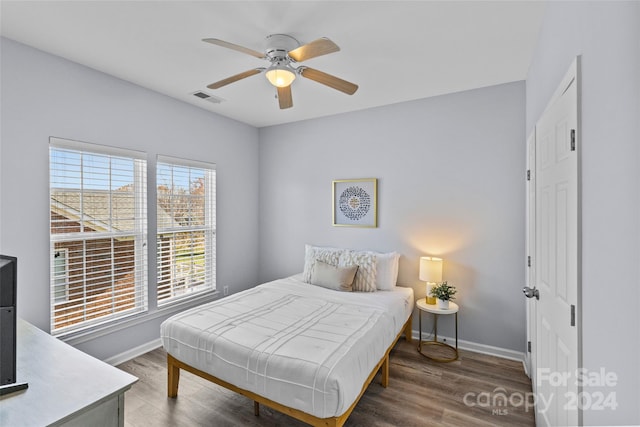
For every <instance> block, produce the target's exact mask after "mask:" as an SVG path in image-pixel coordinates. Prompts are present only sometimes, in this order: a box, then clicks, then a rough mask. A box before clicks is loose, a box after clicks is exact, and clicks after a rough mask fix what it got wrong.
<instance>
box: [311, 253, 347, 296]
mask: <svg viewBox="0 0 640 427" xmlns="http://www.w3.org/2000/svg"><path fill="white" fill-rule="evenodd" d="M314 264H315V265H314V267H313V270H312V271H311V282H310V283H311V284H312V285H316V286H322V287H323V288H328V289H333V290H336V291H343V292H351V291H352V290H353V287H352V284H353V280H354V279H355V277H356V271H358V266H357V265H350V266H348V267H347V266H345V267H336V266H335V265H331V264H327V263H326V262H322V261H319V260H316V261H315V263H314Z"/></svg>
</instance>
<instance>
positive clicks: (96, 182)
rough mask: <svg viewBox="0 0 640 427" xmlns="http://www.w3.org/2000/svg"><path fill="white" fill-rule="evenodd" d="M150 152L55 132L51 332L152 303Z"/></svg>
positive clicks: (139, 309) (85, 325)
mask: <svg viewBox="0 0 640 427" xmlns="http://www.w3.org/2000/svg"><path fill="white" fill-rule="evenodd" d="M146 168H147V165H146V155H145V154H144V153H139V152H136V151H130V150H124V149H116V148H111V147H104V146H100V145H94V144H88V143H82V142H77V141H69V140H63V139H59V138H51V139H50V147H49V173H50V177H49V191H50V211H51V216H50V218H51V227H50V244H51V256H50V268H51V274H50V277H51V286H50V289H51V331H52V333H53V334H54V335H60V334H64V333H68V332H72V331H77V330H80V329H86V328H90V327H93V326H96V325H98V324H103V323H106V322H110V321H113V320H117V319H121V318H123V317H126V316H129V315H132V314H136V313H140V312H143V311H146V310H147V251H146V240H147V209H146V206H147V194H146V182H147V179H146V174H147V172H146Z"/></svg>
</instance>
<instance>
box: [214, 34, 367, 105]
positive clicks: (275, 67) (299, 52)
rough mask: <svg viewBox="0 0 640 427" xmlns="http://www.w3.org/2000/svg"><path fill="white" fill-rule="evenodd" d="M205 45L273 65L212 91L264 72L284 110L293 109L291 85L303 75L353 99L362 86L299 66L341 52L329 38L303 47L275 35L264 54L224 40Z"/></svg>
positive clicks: (220, 83) (269, 38)
mask: <svg viewBox="0 0 640 427" xmlns="http://www.w3.org/2000/svg"><path fill="white" fill-rule="evenodd" d="M202 41H203V42H207V43H211V44H215V45H218V46H222V47H226V48H228V49H232V50H235V51H238V52H242V53H246V54H247V55H251V56H255V57H256V58H260V59H265V60H267V61H269V62H270V65H269V66H268V67H266V68H265V67H259V68H253V69H251V70H247V71H244V72H242V73H239V74H236V75H233V76H231V77H227V78H226V79H223V80H220V81H217V82H215V83H212V84H210V85H208V86H207V87H208V88H209V89H219V88H221V87H223V86H226V85H228V84H230V83H233V82H237V81H238V80H242V79H245V78H247V77H251V76H254V75H256V74H260V73H263V72H264V73H265V76H266V78H267V80H269V82H270V83H271V84H272V85H273V86H275V87H276V89H277V91H278V103H279V104H280V109H285V108H291V107H293V99H292V97H291V83H293V81H294V80H295V78H296V75H300V76H302V77H305V78H307V79H310V80H313V81H316V82H318V83H321V84H323V85H325V86H329V87H331V88H333V89H336V90H339V91H341V92H344V93H346V94H347V95H353V94H354V93H355V92H356V90H358V85H356V84H353V83H351V82H348V81H346V80H342V79H340V78H338V77H335V76H332V75H331V74H327V73H325V72H322V71H319V70H316V69H314V68H310V67H307V66H306V65H299V66H295V64H296V63H299V62H302V61H306V60H307V59H311V58H315V57H318V56H322V55H327V54H329V53H333V52H337V51H339V50H340V48H339V47H338V45H336V44H335V43H334V42H332V41H331V40H329V39H328V38H326V37H322V38H319V39H317V40H314V41H312V42H309V43H307V44H304V45H300V43H299V42H298V40H296V39H294V38H293V37H291V36H289V35H286V34H272V35H270V36H267V39H266V42H267V47H266V49H265V50H264V53H262V52H258V51H257V50H253V49H249V48H246V47H244V46H240V45H237V44H233V43H229V42H226V41H224V40H220V39H202Z"/></svg>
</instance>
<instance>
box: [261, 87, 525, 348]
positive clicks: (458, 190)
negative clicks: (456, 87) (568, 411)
mask: <svg viewBox="0 0 640 427" xmlns="http://www.w3.org/2000/svg"><path fill="white" fill-rule="evenodd" d="M524 103H525V101H524V83H523V82H517V83H510V84H504V85H500V86H494V87H489V88H485V89H479V90H473V91H468V92H461V93H456V94H452V95H446V96H440V97H435V98H429V99H423V100H418V101H413V102H406V103H401V104H396V105H390V106H385V107H380V108H375V109H370V110H365V111H360V112H355V113H349V114H340V115H336V116H331V117H326V118H320V119H316V120H309V121H304V122H297V123H293V124H286V125H279V126H273V127H267V128H262V129H260V226H259V230H260V280H261V281H265V280H271V279H274V278H277V277H282V276H285V275H288V274H294V273H296V272H300V271H302V267H303V258H304V245H305V243H310V244H316V245H333V246H341V247H351V248H368V249H374V250H379V251H391V250H396V251H399V252H400V253H401V254H402V258H401V260H400V275H399V279H398V280H399V283H400V284H403V285H405V286H412V287H414V289H415V291H416V296H418V297H424V295H425V289H424V286H425V284H424V283H422V282H419V281H418V259H419V257H420V256H422V255H436V256H441V257H443V258H444V260H445V264H444V279H445V280H448V281H450V282H452V283H453V284H455V285H456V286H457V287H458V288H459V298H458V302H459V304H460V306H461V313H460V338H461V339H465V340H469V341H472V342H476V343H481V344H485V345H492V346H497V347H501V348H506V349H511V350H516V351H519V352H522V351H524V345H525V314H524V313H525V310H524V307H525V303H524V298H522V292H521V291H520V289H521V288H522V286H523V281H524V246H525V243H524V206H525V197H524V189H525V181H524V171H525V145H524V135H525V134H524V120H525V112H524ZM349 178H378V193H379V205H378V209H379V212H378V213H379V215H378V216H379V227H378V228H375V229H358V228H344V227H333V226H332V219H331V187H332V186H331V183H332V180H334V179H349ZM444 323H450V322H443V326H445V325H444ZM446 326H447V327H449V326H450V325H446ZM414 328H415V329H417V322H415V323H414ZM443 332H444V333H445V334H452V330H451V329H447V328H444V329H443ZM450 336H451V335H450Z"/></svg>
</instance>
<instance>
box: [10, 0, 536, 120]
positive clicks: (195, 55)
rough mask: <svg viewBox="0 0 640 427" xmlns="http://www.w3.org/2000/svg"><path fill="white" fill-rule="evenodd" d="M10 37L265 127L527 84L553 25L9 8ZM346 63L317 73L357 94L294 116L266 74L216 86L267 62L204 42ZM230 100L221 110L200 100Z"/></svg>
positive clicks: (455, 6) (303, 105) (371, 9)
mask: <svg viewBox="0 0 640 427" xmlns="http://www.w3.org/2000/svg"><path fill="white" fill-rule="evenodd" d="M0 7H1V10H0V12H1V32H2V35H3V36H5V37H8V38H10V39H13V40H16V41H19V42H22V43H24V44H27V45H30V46H33V47H36V48H38V49H41V50H43V51H46V52H50V53H53V54H55V55H58V56H61V57H64V58H67V59H69V60H71V61H75V62H78V63H80V64H84V65H86V66H89V67H91V68H94V69H97V70H100V71H103V72H105V73H108V74H111V75H113V76H116V77H119V78H121V79H124V80H127V81H130V82H133V83H136V84H138V85H140V86H143V87H146V88H148V89H152V90H155V91H157V92H160V93H163V94H166V95H169V96H171V97H173V98H176V99H180V100H182V101H185V102H188V103H190V104H193V105H196V106H198V107H201V108H205V109H207V110H210V111H213V112H216V113H218V114H221V115H223V116H227V117H230V118H233V119H236V120H239V121H242V122H245V123H248V124H250V125H253V126H256V127H262V126H269V125H274V124H280V123H287V122H292V121H298V120H304V119H309V118H314V117H321V116H327V115H331V114H337V113H343V112H347V111H354V110H361V109H364V108H369V107H375V106H380V105H387V104H393V103H397V102H402V101H407V100H412V99H419V98H425V97H430V96H435V95H441V94H445V93H451V92H458V91H462V90H468V89H473V88H479V87H485V86H491V85H495V84H500V83H505V82H511V81H517V80H524V79H525V78H526V73H527V70H528V67H529V62H530V59H531V57H532V54H533V50H534V47H535V42H536V39H537V35H538V31H539V28H540V24H541V21H542V14H543V9H544V3H543V2H540V1H533V2H525V1H495V2H489V1H465V2H463V1H451V0H449V1H289V2H273V1H257V2H247V1H7V0H2V1H1V2H0ZM275 33H286V34H289V35H291V36H293V37H295V38H296V39H298V40H299V41H300V42H301V43H302V44H304V43H307V42H309V41H312V40H315V39H316V38H319V37H323V36H324V37H328V38H330V39H331V40H333V41H334V42H335V43H336V44H338V45H339V46H340V48H341V51H340V52H336V53H332V54H329V55H326V56H321V57H317V58H313V59H310V60H309V61H307V62H305V63H304V64H305V65H309V66H310V67H313V68H316V69H319V70H322V71H325V72H327V73H330V74H333V75H335V76H338V77H341V78H343V79H345V80H348V81H351V82H353V83H356V84H358V85H359V86H360V88H359V90H358V91H357V92H356V93H355V94H354V95H353V96H348V95H345V94H343V93H342V92H338V91H336V90H333V89H331V88H328V87H326V86H324V85H321V84H318V83H316V82H314V81H312V80H308V79H304V78H298V79H296V81H295V82H294V83H293V85H292V91H293V103H294V106H293V108H290V109H287V110H280V109H279V108H278V102H277V100H276V99H275V98H274V96H275V90H274V88H273V87H272V86H270V85H269V83H268V82H267V80H266V79H265V78H264V75H256V76H253V77H249V78H247V79H245V80H241V81H238V82H235V83H233V84H231V85H228V86H225V87H223V88H221V89H218V90H215V91H212V90H209V89H207V88H206V85H208V84H210V83H212V82H214V81H218V80H221V79H223V78H225V77H228V76H231V75H234V74H237V73H239V72H242V71H245V70H248V69H251V68H255V67H262V66H265V64H267V62H265V61H263V60H260V59H257V58H254V57H252V56H249V55H245V54H242V53H239V52H236V51H233V50H229V49H225V48H222V47H219V46H215V45H211V44H208V43H204V42H202V41H201V40H202V39H203V38H208V37H211V38H219V39H223V40H226V41H230V42H232V43H236V44H240V45H243V46H246V47H249V48H252V49H255V50H258V51H262V50H263V49H264V47H265V46H264V44H265V43H264V39H265V37H266V36H267V35H269V34H275ZM195 91H204V92H207V93H209V94H211V95H214V96H217V97H220V98H223V99H224V101H223V102H222V103H221V104H217V105H216V104H212V103H210V102H207V101H203V100H201V99H199V98H196V97H195V96H193V95H192V93H193V92H195Z"/></svg>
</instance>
